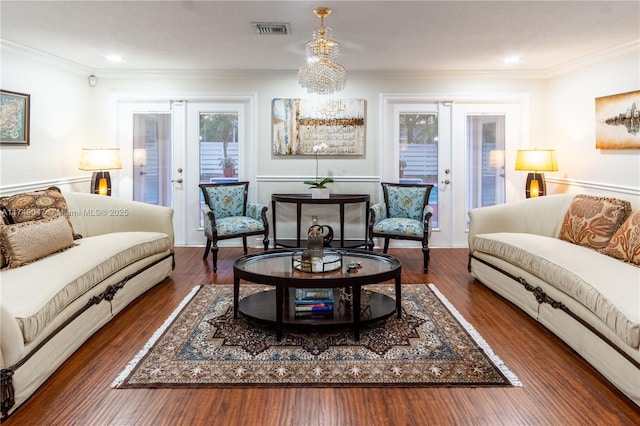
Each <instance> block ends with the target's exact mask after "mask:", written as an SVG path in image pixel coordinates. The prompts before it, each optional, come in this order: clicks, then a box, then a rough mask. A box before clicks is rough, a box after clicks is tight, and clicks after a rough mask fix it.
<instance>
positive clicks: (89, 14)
mask: <svg viewBox="0 0 640 426" xmlns="http://www.w3.org/2000/svg"><path fill="white" fill-rule="evenodd" d="M318 6H328V7H331V8H333V13H332V14H331V15H330V16H329V17H328V18H327V20H326V25H327V26H328V27H331V28H332V30H333V35H334V38H335V39H336V40H337V41H339V42H340V46H341V54H340V56H339V57H338V59H337V62H339V63H341V64H342V65H344V66H345V68H347V70H348V71H353V70H361V71H384V72H394V71H398V72H400V71H402V72H428V71H440V72H442V71H476V72H477V71H480V72H482V71H487V72H495V71H503V70H512V69H516V70H522V71H547V70H552V69H554V68H558V67H562V66H565V65H566V64H569V63H571V62H575V61H579V60H582V59H584V58H588V57H590V56H592V55H598V54H601V53H603V52H607V51H609V50H612V49H620V48H623V47H624V46H629V45H634V44H635V45H638V42H639V40H640V2H638V1H623V2H613V1H587V2H581V1H551V2H545V1H502V2H494V1H408V2H405V1H314V2H308V1H214V0H212V1H89V0H84V1H28V0H27V1H25V0H21V1H7V0H2V1H1V4H0V7H1V9H0V12H1V18H0V38H1V39H2V41H3V42H5V43H9V44H11V45H18V46H20V47H26V48H30V49H34V50H37V51H41V52H44V53H46V54H49V55H53V56H55V57H59V58H62V59H64V60H66V61H70V62H72V63H75V64H78V65H81V66H83V67H86V68H89V69H92V70H97V71H99V70H104V71H112V70H127V71H170V70H171V71H178V70H180V71H203V72H215V71H225V72H233V71H240V70H242V71H245V72H246V71H252V72H260V71H263V72H273V71H294V70H297V69H298V68H299V67H300V66H302V65H303V53H304V43H305V42H306V41H307V40H308V39H310V38H311V34H312V31H313V30H314V29H315V28H317V27H318V25H319V19H318V18H316V17H315V15H314V14H313V9H314V8H315V7H318ZM252 22H286V23H289V24H290V28H291V34H289V35H271V36H265V35H259V34H257V33H256V32H255V30H254V28H253V26H252ZM109 54H117V55H120V56H122V57H123V59H124V62H121V63H110V62H108V61H106V60H105V56H106V55H109ZM512 55H519V56H521V57H522V62H521V63H519V64H515V65H505V64H503V62H502V59H503V58H504V57H506V56H512Z"/></svg>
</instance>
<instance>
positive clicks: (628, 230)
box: [603, 210, 640, 266]
mask: <svg viewBox="0 0 640 426" xmlns="http://www.w3.org/2000/svg"><path fill="white" fill-rule="evenodd" d="M603 253H604V254H606V255H608V256H611V257H615V258H616V259H622V260H624V261H625V262H630V263H634V264H636V265H639V266H640V210H636V211H635V212H633V214H632V215H631V216H629V218H628V219H627V220H626V221H625V222H624V223H623V224H622V226H621V227H620V229H618V230H617V231H616V233H615V234H613V237H611V241H609V245H607V247H606V248H605V249H604V251H603Z"/></svg>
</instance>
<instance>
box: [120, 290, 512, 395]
mask: <svg viewBox="0 0 640 426" xmlns="http://www.w3.org/2000/svg"><path fill="white" fill-rule="evenodd" d="M269 288H270V287H266V286H262V285H245V284H243V285H241V286H240V290H241V294H240V296H241V297H244V296H246V295H248V294H252V293H254V292H257V291H265V290H266V289H269ZM271 288H272V287H271ZM367 288H368V289H370V290H372V291H377V292H380V293H383V294H387V295H389V296H393V295H394V289H393V285H378V284H376V285H371V286H367ZM402 307H403V314H402V318H400V319H399V318H398V317H397V315H393V316H392V317H390V318H387V319H386V320H383V321H380V322H378V323H374V324H372V325H370V326H368V327H366V328H364V329H362V330H361V331H360V340H358V341H355V340H354V337H353V331H352V329H351V328H349V327H342V328H335V329H330V330H326V329H318V330H313V329H307V330H299V329H295V328H291V329H288V328H286V327H285V330H284V334H283V337H282V339H281V340H280V341H278V340H277V339H276V332H275V329H274V328H270V327H268V326H267V327H264V326H258V325H256V324H253V323H250V322H248V321H247V320H246V319H245V318H244V317H243V316H242V315H240V316H239V318H238V319H234V318H233V286H231V285H211V284H209V285H202V286H199V287H196V288H194V289H193V291H192V292H191V294H190V295H189V296H188V297H187V298H185V300H184V301H183V302H182V303H181V305H180V306H179V307H178V308H177V309H176V311H175V312H174V314H173V315H171V316H170V317H169V318H168V319H167V320H166V322H165V324H164V325H163V326H162V328H161V329H160V330H158V332H157V333H156V334H155V335H154V336H153V337H152V338H151V340H150V341H149V342H148V343H147V344H146V345H145V346H144V348H143V349H142V350H141V351H140V352H139V353H138V355H137V356H136V357H135V358H134V359H133V360H132V361H131V362H130V363H129V364H128V365H127V366H126V368H125V369H124V371H122V373H121V374H120V375H119V376H118V377H117V378H116V379H115V381H114V382H113V386H114V387H117V388H178V387H257V386H262V387H277V386H301V387H302V386H305V387H306V386H317V387H346V386H360V387H373V386H376V387H377V386H419V387H426V386H471V387H480V386H521V383H520V382H519V380H518V378H517V377H516V376H515V375H514V374H513V373H512V372H511V371H509V369H508V368H507V367H506V366H505V365H504V364H503V363H502V361H501V360H500V359H499V358H498V357H497V356H496V355H495V354H494V353H493V351H492V350H491V348H490V347H489V346H488V345H487V344H486V342H485V341H484V339H483V338H482V337H481V336H480V335H479V334H478V333H477V332H476V331H475V330H474V329H473V327H472V326H471V325H470V324H469V323H467V321H465V320H464V318H462V316H461V315H460V314H459V313H458V312H457V311H456V309H455V308H454V307H453V306H452V305H451V304H450V303H449V302H448V301H447V300H446V299H445V298H444V296H443V295H442V294H441V293H440V292H439V291H438V289H437V288H436V287H435V286H434V285H433V284H429V285H425V284H409V285H403V287H402Z"/></svg>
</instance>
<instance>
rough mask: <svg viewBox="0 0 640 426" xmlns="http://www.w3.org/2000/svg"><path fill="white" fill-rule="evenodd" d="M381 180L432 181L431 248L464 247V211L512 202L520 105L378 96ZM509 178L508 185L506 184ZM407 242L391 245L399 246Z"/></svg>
mask: <svg viewBox="0 0 640 426" xmlns="http://www.w3.org/2000/svg"><path fill="white" fill-rule="evenodd" d="M382 100H383V102H382V117H383V119H382V130H381V134H382V135H383V142H382V143H381V154H380V158H381V162H380V169H381V170H380V176H381V179H382V180H383V181H392V182H405V183H412V182H416V183H429V184H432V185H434V188H433V190H432V192H431V196H430V197H429V205H430V206H431V207H432V208H433V211H434V215H433V218H432V224H433V231H432V234H431V239H430V245H431V246H434V247H465V246H466V244H467V233H468V215H467V212H468V211H469V209H471V208H474V207H481V206H487V205H494V204H501V203H504V202H506V200H507V199H508V198H509V199H511V197H513V196H514V192H513V191H512V187H510V186H508V185H507V184H506V182H507V181H511V182H513V179H516V176H513V174H512V172H511V171H510V170H509V168H508V167H507V164H512V157H513V156H514V155H515V154H514V153H515V151H516V150H517V149H518V148H519V147H520V146H521V144H522V139H523V134H524V132H523V130H522V129H523V124H522V117H521V114H520V111H521V109H522V105H521V100H520V99H507V100H506V101H507V102H504V100H500V102H498V101H496V100H495V99H491V98H490V97H487V102H484V103H479V102H467V101H466V100H465V99H459V100H456V101H441V100H438V99H437V98H434V97H432V96H427V95H425V96H424V97H421V96H420V95H415V96H403V95H397V96H396V95H383V98H382ZM509 178H511V179H509ZM403 244H410V243H407V242H403V241H400V242H396V245H397V246H401V245H403Z"/></svg>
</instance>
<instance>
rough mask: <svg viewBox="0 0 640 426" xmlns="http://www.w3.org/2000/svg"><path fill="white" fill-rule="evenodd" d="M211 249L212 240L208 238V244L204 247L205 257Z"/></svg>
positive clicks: (204, 257)
mask: <svg viewBox="0 0 640 426" xmlns="http://www.w3.org/2000/svg"><path fill="white" fill-rule="evenodd" d="M209 250H211V240H210V239H208V238H207V246H206V247H205V248H204V256H202V258H203V259H206V258H207V256H209Z"/></svg>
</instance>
